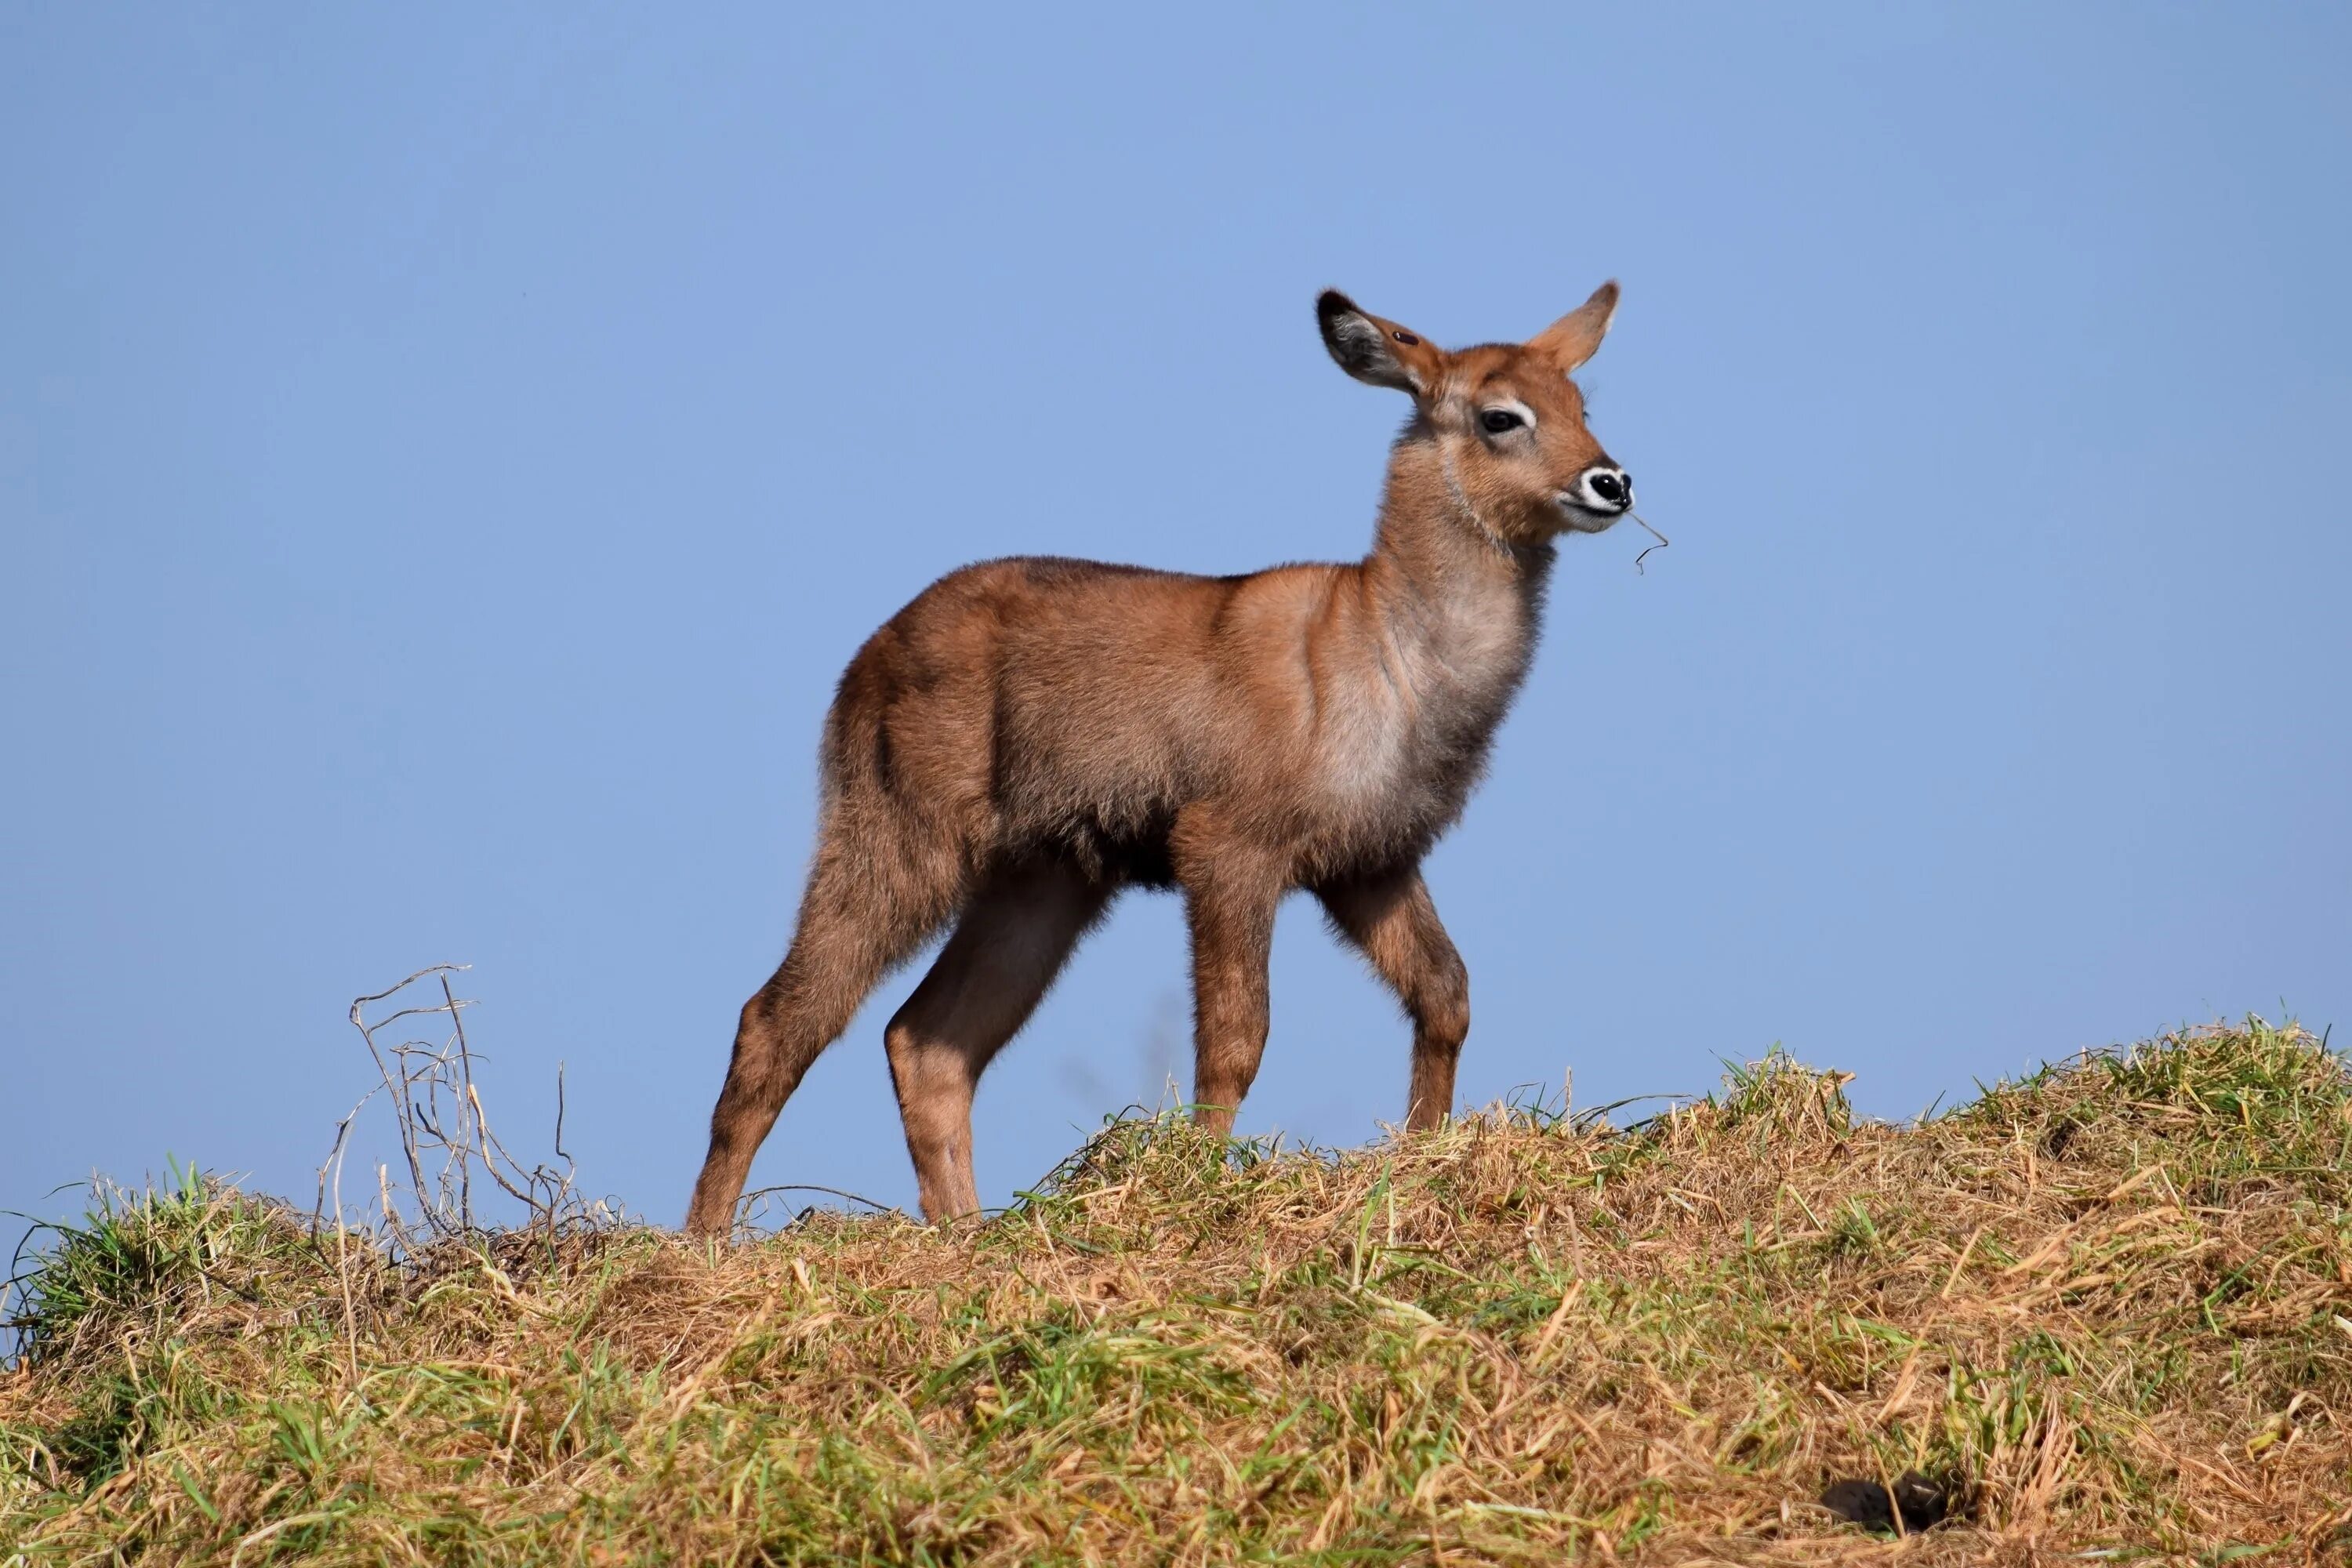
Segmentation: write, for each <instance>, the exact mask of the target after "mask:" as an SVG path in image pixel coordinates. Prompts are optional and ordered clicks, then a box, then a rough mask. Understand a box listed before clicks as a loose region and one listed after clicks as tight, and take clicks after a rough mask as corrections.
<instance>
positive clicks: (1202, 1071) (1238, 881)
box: [1174, 812, 1283, 1137]
mask: <svg viewBox="0 0 2352 1568" xmlns="http://www.w3.org/2000/svg"><path fill="white" fill-rule="evenodd" d="M1174 837H1175V847H1176V848H1177V857H1176V860H1177V866H1176V871H1177V878H1178V880H1179V881H1181V883H1182V885H1183V889H1184V908H1185V915H1186V918H1187V920H1188V921H1189V923H1190V925H1191V927H1192V1100H1193V1105H1194V1110H1193V1112H1192V1115H1193V1120H1194V1121H1198V1122H1199V1123H1200V1125H1202V1127H1204V1128H1207V1129H1208V1130H1209V1131H1213V1132H1215V1133H1217V1134H1218V1135H1219V1136H1221V1137H1222V1136H1224V1135H1226V1134H1229V1133H1231V1132H1232V1131H1233V1129H1234V1112H1235V1111H1237V1110H1240V1109H1241V1103H1242V1100H1243V1097H1244V1096H1245V1095H1247V1094H1248V1093H1249V1088H1250V1083H1251V1081H1252V1080H1253V1079H1255V1078H1256V1077H1257V1064H1258V1059H1259V1058H1261V1057H1262V1056H1264V1055H1265V1033H1266V1019H1267V997H1266V963H1267V960H1268V958H1269V957H1270V956H1271V955H1272V952H1273V949H1274V912H1275V906H1276V905H1277V904H1278V903H1280V902H1281V900H1282V890H1283V881H1282V873H1281V870H1280V867H1279V862H1278V861H1277V860H1276V858H1274V857H1272V856H1269V855H1267V854H1266V853H1265V852H1264V851H1263V850H1260V849H1258V848H1257V847H1255V846H1251V845H1248V844H1245V843H1243V842H1239V841H1237V840H1234V839H1232V838H1229V837H1223V836H1221V835H1219V834H1218V833H1217V832H1216V831H1215V830H1214V827H1213V825H1212V824H1211V823H1210V822H1207V821H1203V820H1202V819H1201V818H1200V817H1199V816H1195V815H1193V814H1192V813H1189V812H1188V813H1187V814H1186V819H1185V820H1184V821H1182V822H1181V823H1180V825H1179V828H1178V832H1177V834H1176V835H1175V836H1174Z"/></svg>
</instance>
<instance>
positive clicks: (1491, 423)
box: [1478, 408, 1527, 436]
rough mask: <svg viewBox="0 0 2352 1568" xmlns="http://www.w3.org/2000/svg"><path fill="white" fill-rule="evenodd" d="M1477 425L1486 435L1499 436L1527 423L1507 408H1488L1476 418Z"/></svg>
mask: <svg viewBox="0 0 2352 1568" xmlns="http://www.w3.org/2000/svg"><path fill="white" fill-rule="evenodd" d="M1478 423H1479V425H1480V426H1481V427H1483V428H1484V429H1485V430H1486V434H1487V435H1489V436H1500V435H1501V434H1503V433H1504V432H1505V431H1507V430H1516V429H1517V428H1518V427H1519V426H1522V425H1524V424H1526V423H1527V421H1526V420H1524V419H1522V418H1520V417H1519V416H1517V415H1516V414H1514V413H1512V412H1511V411H1510V410H1509V409H1507V408H1489V409H1488V410H1486V412H1485V413H1484V414H1481V415H1480V416H1478Z"/></svg>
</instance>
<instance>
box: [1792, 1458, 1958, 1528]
mask: <svg viewBox="0 0 2352 1568" xmlns="http://www.w3.org/2000/svg"><path fill="white" fill-rule="evenodd" d="M1822 1507H1823V1508H1825V1509H1827V1510H1830V1511H1831V1512H1832V1513H1833V1514H1835V1515H1837V1516H1838V1517H1839V1518H1840V1519H1843V1520H1844V1521H1846V1522H1848V1523H1849V1524H1858V1525H1861V1526H1862V1527H1863V1528H1864V1530H1880V1531H1886V1532H1887V1533H1888V1534H1893V1533H1894V1531H1895V1510H1896V1509H1897V1508H1898V1507H1899V1508H1900V1509H1902V1510H1903V1528H1904V1529H1905V1530H1906V1531H1912V1530H1925V1529H1927V1527H1928V1526H1930V1525H1934V1524H1941V1523H1942V1522H1943V1521H1944V1519H1945V1517H1946V1516H1947V1515H1948V1514H1949V1513H1950V1511H1951V1508H1952V1497H1951V1491H1950V1489H1948V1488H1947V1487H1945V1486H1943V1485H1941V1484H1940V1483H1938V1482H1936V1481H1933V1480H1930V1479H1928V1478H1927V1477H1926V1476H1923V1475H1921V1474H1920V1473H1919V1472H1918V1471H1916V1470H1906V1471H1904V1472H1903V1474H1902V1475H1900V1476H1899V1477H1897V1478H1896V1479H1895V1495H1894V1496H1893V1497H1891V1498H1890V1497H1889V1496H1887V1493H1886V1489H1885V1487H1884V1486H1882V1485H1881V1484H1880V1483H1878V1482H1876V1481H1858V1480H1848V1481H1832V1482H1831V1483H1830V1489H1828V1490H1827V1491H1825V1492H1823V1493H1822Z"/></svg>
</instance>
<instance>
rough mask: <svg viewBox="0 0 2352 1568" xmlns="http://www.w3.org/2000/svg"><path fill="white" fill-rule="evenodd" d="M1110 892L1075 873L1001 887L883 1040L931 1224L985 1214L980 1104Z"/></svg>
mask: <svg viewBox="0 0 2352 1568" xmlns="http://www.w3.org/2000/svg"><path fill="white" fill-rule="evenodd" d="M1107 901H1108V889H1105V888H1104V887H1103V886H1102V885H1100V884H1098V883H1096V882H1092V881H1089V880H1088V879H1086V878H1084V877H1082V876H1081V875H1079V874H1078V873H1077V872H1076V871H1075V870H1072V869H1070V868H1067V867H1063V866H1055V865H1046V864H1037V865H1028V866H1024V867H1021V868H1015V869H1013V870H1010V871H1007V872H1003V873H1001V874H999V875H998V876H996V877H995V878H993V879H991V880H990V882H989V883H988V884H987V885H986V886H985V887H984V888H983V889H982V890H981V892H980V894H979V896H978V897H976V898H974V899H973V900H972V901H971V906H970V907H969V908H968V909H966V910H965V911H964V915H963V919H962V920H961V921H960V922H959V923H958V924H957V926H956V930H955V934H954V935H953V936H951V937H950V938H948V942H947V945H946V946H945V947H944V948H942V949H941V950H940V956H939V958H938V960H937V961H936V962H935V963H932V965H931V970H930V973H928V974H926V975H924V976H923V983H922V984H919V985H918V986H916V987H915V993H914V994H913V995H911V996H909V997H908V998H907V1004H906V1005H905V1006H903V1007H901V1008H899V1009H898V1013H897V1015H896V1016H893V1017H892V1018H891V1020H890V1026H889V1028H888V1029H887V1031H885V1033H884V1036H883V1038H884V1040H885V1041H886V1042H887V1045H888V1047H889V1052H890V1079H891V1082H892V1083H893V1084H894V1085H895V1086H896V1087H897V1089H898V1114H899V1118H900V1120H902V1121H904V1122H905V1123H906V1128H907V1152H908V1154H909V1155H911V1156H912V1157H913V1159H914V1162H915V1183H916V1187H917V1191H918V1192H919V1194H920V1196H921V1199H922V1205H923V1217H925V1218H926V1219H929V1220H931V1221H934V1222H937V1221H939V1220H943V1219H948V1218H950V1217H952V1216H954V1215H963V1214H971V1213H972V1212H973V1211H974V1210H976V1209H978V1208H979V1207H980V1191H979V1188H978V1186H977V1184H975V1183H974V1181H973V1179H972V1171H971V1097H972V1091H973V1089H975V1088H976V1087H977V1086H978V1085H979V1082H980V1075H981V1074H982V1072H983V1071H984V1070H986V1068H987V1067H988V1064H989V1061H990V1058H993V1057H994V1056H995V1055H996V1053H997V1052H998V1051H1000V1050H1002V1049H1003V1047H1004V1045H1005V1042H1007V1041H1008V1040H1010V1039H1012V1038H1013V1036H1014V1035H1015V1034H1016V1033H1018V1032H1019V1030H1020V1028H1021V1026H1022V1025H1023V1024H1024V1023H1026V1022H1028V1020H1029V1015H1030V1014H1031V1013H1032V1012H1034V1010H1035V1008H1036V1005H1037V1003H1038V1001H1039V1000H1040V999H1041V998H1042V997H1043V996H1044V995H1045V991H1046V988H1047V987H1048V986H1050V985H1052V984H1053V983H1054V977H1055V975H1056V974H1058V973H1061V968H1062V964H1063V963H1064V961H1065V960H1066V959H1067V958H1068V957H1069V955H1070V952H1071V951H1072V950H1073V949H1074V948H1076V946H1077V943H1078V939H1079V938H1080V937H1081V936H1083V935H1085V934H1086V931H1087V927H1088V926H1090V925H1092V924H1093V923H1094V921H1095V920H1096V918H1097V916H1098V915H1100V914H1101V913H1102V910H1103V906H1104V904H1105V903H1106V902H1107Z"/></svg>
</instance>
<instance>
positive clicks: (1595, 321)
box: [1528, 279, 1617, 375]
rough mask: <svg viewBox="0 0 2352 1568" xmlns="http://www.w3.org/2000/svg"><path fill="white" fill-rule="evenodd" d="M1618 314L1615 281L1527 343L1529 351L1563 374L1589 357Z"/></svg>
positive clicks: (1596, 291) (1604, 285)
mask: <svg viewBox="0 0 2352 1568" xmlns="http://www.w3.org/2000/svg"><path fill="white" fill-rule="evenodd" d="M1616 313H1617V284H1616V280H1615V279H1611V280H1610V281H1609V282H1606V283H1603V284H1602V285H1601V287H1600V288H1598V289H1594V290H1593V291H1592V298H1591V299H1590V300H1586V301H1585V302H1584V303H1583V304H1581V305H1579V306H1578V307H1577V308H1576V309H1575V310H1570V312H1569V313H1568V314H1567V315H1565V316H1562V317H1561V318H1560V319H1559V321H1554V322H1553V323H1552V324H1551V325H1550V326H1549V327H1546V328H1545V329H1544V330H1543V331H1540V332H1538V333H1537V334H1536V335H1535V336H1534V337H1532V338H1529V339H1528V350H1529V352H1531V353H1539V354H1542V355H1543V356H1544V357H1545V358H1547V359H1549V360H1550V361H1551V362H1552V363H1553V364H1555V365H1557V366H1559V374H1562V375H1566V374H1568V373H1569V372H1570V371H1572V370H1574V369H1575V368H1576V367H1577V366H1578V365H1580V364H1582V363H1584V362H1585V361H1586V360H1589V359H1591V357H1592V351H1593V350H1595V349H1597V348H1599V347H1600V346H1601V339H1602V338H1605V337H1607V336H1608V335H1609V318H1610V317H1612V316H1613V315H1615V314H1616Z"/></svg>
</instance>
